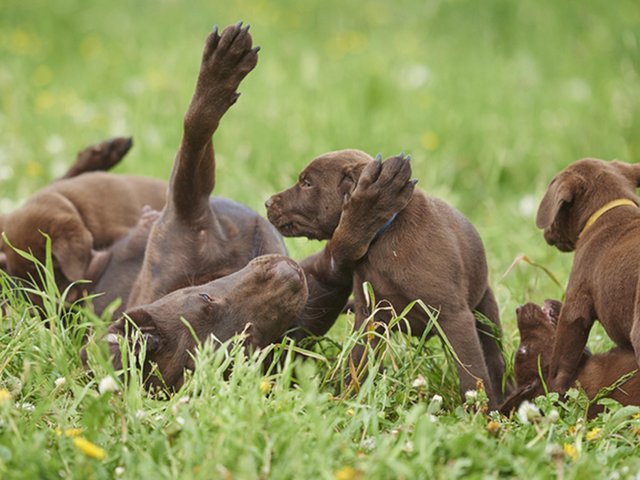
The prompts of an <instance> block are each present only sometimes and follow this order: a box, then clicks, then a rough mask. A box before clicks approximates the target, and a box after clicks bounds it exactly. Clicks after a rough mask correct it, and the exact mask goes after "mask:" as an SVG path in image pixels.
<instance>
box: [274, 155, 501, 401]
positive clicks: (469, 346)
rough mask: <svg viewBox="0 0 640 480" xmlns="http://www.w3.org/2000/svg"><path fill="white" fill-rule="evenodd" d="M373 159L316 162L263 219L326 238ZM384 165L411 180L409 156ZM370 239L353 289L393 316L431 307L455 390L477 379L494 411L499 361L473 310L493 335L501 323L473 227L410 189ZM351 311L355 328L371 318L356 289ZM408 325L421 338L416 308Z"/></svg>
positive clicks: (287, 230) (359, 234) (383, 316)
mask: <svg viewBox="0 0 640 480" xmlns="http://www.w3.org/2000/svg"><path fill="white" fill-rule="evenodd" d="M372 161H373V159H372V158H371V157H370V156H369V155H367V154H366V153H364V152H361V151H357V150H342V151H338V152H331V153H327V154H325V155H322V156H320V157H318V158H316V159H315V160H313V161H312V162H311V163H310V164H309V165H308V166H307V167H306V168H305V169H304V170H303V171H302V173H301V174H300V176H299V179H298V182H297V183H296V185H294V186H293V187H291V188H290V189H289V190H286V191H284V192H282V193H279V194H277V195H274V196H273V197H271V198H270V199H269V200H268V201H267V213H268V217H269V220H270V221H271V222H272V223H273V224H274V225H275V226H276V227H277V228H278V230H280V232H281V233H282V234H283V235H285V236H305V237H308V238H313V239H328V238H330V237H331V236H332V234H333V232H334V230H335V229H336V226H337V225H338V222H339V221H340V216H341V214H342V211H343V207H344V205H345V204H346V203H347V202H348V201H349V198H350V195H351V192H352V191H353V190H354V188H355V187H356V185H357V183H358V180H359V178H360V174H361V173H362V171H363V169H364V168H365V166H367V165H368V164H370V162H372ZM386 162H405V163H406V168H405V170H404V174H406V175H410V166H409V162H408V159H405V158H403V157H402V156H400V157H394V158H391V159H389V160H387V161H386ZM386 162H385V163H386ZM407 178H408V177H407ZM374 202H375V200H374ZM354 223H355V224H356V225H358V224H362V225H367V224H368V221H367V220H366V217H365V218H363V219H362V221H361V222H359V223H358V222H354ZM352 235H353V237H354V238H358V239H359V238H370V232H366V231H358V230H354V231H353V232H352ZM371 237H373V238H374V240H373V242H372V243H371V244H370V246H369V250H368V252H365V251H363V252H362V259H361V261H360V263H359V264H358V266H357V268H356V271H355V276H354V283H355V285H357V286H358V287H359V286H360V285H362V283H363V282H364V281H369V282H371V284H372V285H373V289H374V291H375V294H376V298H377V299H385V300H388V301H389V302H391V304H392V305H393V307H394V308H395V310H396V312H401V311H402V310H403V309H404V308H405V307H406V306H407V305H408V304H409V303H410V302H412V301H414V300H416V299H420V300H422V301H423V302H424V303H425V304H427V305H429V306H431V307H433V308H435V309H437V310H438V311H439V317H438V319H439V322H440V324H441V326H442V329H443V330H444V332H445V334H446V336H447V338H448V339H449V341H450V342H451V345H452V346H453V348H454V350H455V352H456V354H457V355H458V357H459V358H460V360H461V362H462V364H463V366H461V365H457V367H458V374H459V377H460V391H461V393H464V392H465V391H467V390H471V389H475V388H476V379H477V378H480V379H482V381H483V382H484V385H485V388H486V390H487V393H488V394H489V397H490V403H491V405H492V406H497V405H498V404H499V402H500V401H501V399H502V394H501V385H502V376H503V373H504V361H503V359H502V356H501V354H500V351H499V349H498V345H497V343H496V341H495V339H494V338H492V337H490V336H489V335H487V332H486V331H485V327H484V326H483V325H481V324H479V323H477V322H476V320H475V317H474V315H473V310H478V311H480V312H481V313H482V314H484V315H485V316H486V317H487V318H488V319H489V320H490V321H491V322H493V323H494V325H495V327H496V328H497V329H498V330H500V320H499V315H498V307H497V305H496V302H495V299H494V297H493V293H492V291H491V288H490V287H489V284H488V281H487V264H486V259H485V254H484V248H483V245H482V241H481V240H480V237H479V236H478V233H477V231H476V230H475V228H474V227H473V226H472V225H471V223H469V221H468V220H467V219H466V218H464V216H463V215H462V214H460V212H458V211H457V210H455V209H454V208H452V207H451V206H449V205H447V204H446V203H444V202H443V201H441V200H439V199H436V198H433V197H429V196H427V195H425V194H424V193H422V192H419V191H415V192H414V193H413V196H412V197H411V200H410V201H409V203H408V205H407V206H406V207H405V208H404V209H403V210H402V211H399V212H397V214H396V216H395V217H394V218H393V219H392V220H391V222H389V223H388V224H387V225H386V226H385V227H383V228H382V229H381V230H380V231H379V232H378V234H377V235H373V236H371ZM355 307H356V311H355V316H356V319H355V327H356V328H359V327H360V326H361V325H362V324H363V323H364V322H365V321H366V320H367V318H368V317H369V315H370V313H371V312H370V309H369V307H368V306H367V302H366V299H365V296H364V292H363V291H362V289H361V288H357V289H356V291H355ZM378 317H379V318H378ZM376 319H377V320H382V321H384V322H388V321H389V320H390V317H389V315H388V314H387V313H386V312H381V313H380V314H379V315H377V317H376ZM407 320H408V321H409V324H410V327H411V333H413V334H414V335H421V334H422V333H423V332H424V329H425V327H426V325H427V323H428V317H427V316H426V314H425V313H424V312H422V311H421V310H420V309H419V308H414V309H413V310H412V311H411V312H410V313H409V314H408V315H407ZM363 353H364V351H363V350H362V349H361V350H359V351H357V352H356V353H354V359H355V365H361V358H359V357H361V356H362V355H363Z"/></svg>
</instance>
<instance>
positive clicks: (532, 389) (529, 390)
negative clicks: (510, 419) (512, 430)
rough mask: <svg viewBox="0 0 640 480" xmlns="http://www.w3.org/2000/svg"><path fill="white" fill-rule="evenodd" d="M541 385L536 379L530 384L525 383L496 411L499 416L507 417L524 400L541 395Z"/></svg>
mask: <svg viewBox="0 0 640 480" xmlns="http://www.w3.org/2000/svg"><path fill="white" fill-rule="evenodd" d="M542 393H543V390H542V385H541V383H540V379H536V380H534V381H533V382H531V383H527V384H526V385H524V386H522V387H518V389H517V390H516V391H515V392H513V393H512V394H511V395H509V397H508V398H507V399H506V400H505V401H504V403H503V404H502V405H501V406H500V408H499V409H498V410H499V411H500V413H501V414H503V415H505V416H508V415H509V414H510V413H511V412H512V411H514V410H515V409H517V408H518V407H519V406H520V404H521V403H522V402H524V401H525V400H532V399H534V398H535V397H537V396H538V395H542Z"/></svg>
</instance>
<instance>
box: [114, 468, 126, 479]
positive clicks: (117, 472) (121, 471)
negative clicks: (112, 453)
mask: <svg viewBox="0 0 640 480" xmlns="http://www.w3.org/2000/svg"><path fill="white" fill-rule="evenodd" d="M113 473H115V475H116V477H121V476H122V475H124V467H116V469H115V470H114V471H113Z"/></svg>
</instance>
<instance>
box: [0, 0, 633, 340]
mask: <svg viewBox="0 0 640 480" xmlns="http://www.w3.org/2000/svg"><path fill="white" fill-rule="evenodd" d="M238 20H244V21H245V22H246V23H250V24H251V32H252V34H253V37H254V41H255V43H256V44H259V45H261V46H262V50H261V52H260V61H259V64H258V67H257V68H256V70H255V71H254V72H252V73H251V74H250V75H249V77H248V78H247V79H246V80H245V82H243V84H242V85H241V87H240V91H241V92H242V96H241V98H240V100H239V101H238V103H237V104H236V105H235V106H234V107H233V108H232V109H231V111H230V112H229V113H228V114H227V116H226V117H225V118H224V119H223V121H222V123H221V126H220V129H219V131H218V133H217V134H216V135H215V138H214V140H215V145H216V152H217V160H218V164H217V168H218V175H217V180H218V184H217V185H216V190H215V193H216V194H217V195H223V196H226V197H229V198H232V199H235V200H238V201H240V202H243V203H245V204H247V205H249V206H251V207H253V208H255V209H256V210H258V211H259V212H260V213H264V207H263V202H264V200H265V199H266V198H267V197H268V196H269V195H271V194H272V193H274V192H276V191H279V190H281V189H283V188H285V187H288V186H289V185H290V184H291V183H292V182H293V181H294V179H295V178H296V175H297V173H298V172H299V171H300V170H301V169H302V168H303V167H304V165H306V163H308V161H310V160H311V159H312V158H313V157H315V156H317V155H319V154H321V153H323V152H326V151H329V150H335V149H341V148H347V147H352V148H360V149H363V150H366V151H367V152H369V153H371V154H374V155H375V154H376V153H377V152H381V153H382V154H383V156H384V157H387V156H390V155H392V154H395V153H397V152H400V151H405V152H407V153H409V154H411V156H412V158H413V162H412V164H413V170H414V176H415V177H416V178H418V179H419V187H421V188H423V189H424V190H426V191H428V192H430V193H432V194H434V195H437V196H439V197H442V198H444V199H445V200H447V201H449V202H450V203H451V204H453V205H454V206H456V207H457V208H459V209H460V210H461V211H462V212H463V213H464V214H465V215H467V216H468V217H469V218H470V219H471V220H472V221H473V222H474V224H475V225H476V226H477V228H478V230H479V231H480V233H481V235H482V237H483V239H484V241H485V244H486V247H487V253H488V259H489V263H490V268H491V281H492V284H493V285H494V287H495V289H496V291H497V294H498V300H499V302H500V304H501V308H502V313H503V317H504V318H505V323H507V325H508V328H507V330H508V331H509V332H510V333H511V334H513V329H514V326H513V319H512V314H511V312H513V307H514V306H515V305H516V304H518V303H521V302H523V301H525V300H535V301H540V300H542V299H543V298H545V297H548V296H553V297H556V298H557V297H559V296H560V295H561V294H562V291H561V289H560V288H558V287H557V286H555V285H554V284H553V282H551V281H550V279H549V277H547V275H546V274H544V273H543V272H542V271H541V270H538V269H535V268H533V267H531V266H527V265H519V266H518V267H516V268H515V269H514V270H512V271H511V272H510V273H509V274H508V275H507V276H503V274H504V273H505V271H506V270H507V269H508V267H509V265H510V264H511V262H512V261H513V260H514V258H516V257H517V256H518V255H520V254H526V255H527V256H529V258H531V259H532V260H535V261H537V262H539V263H541V264H544V265H546V266H547V267H548V268H549V269H551V270H552V271H553V272H554V273H555V274H556V275H557V276H558V278H559V280H560V281H561V282H562V283H563V284H564V283H565V282H566V278H567V274H568V271H569V268H570V264H571V255H567V254H561V253H559V252H557V251H556V250H554V249H552V248H550V247H548V246H547V245H546V244H545V243H544V240H543V238H542V234H541V232H539V231H538V230H537V229H536V227H535V224H534V218H535V211H536V208H537V204H538V202H539V199H540V198H541V196H542V194H543V192H544V189H545V188H546V185H547V184H548V182H549V181H550V180H551V178H552V177H553V175H555V174H556V173H557V172H558V171H560V170H561V169H562V168H563V167H564V166H566V165H567V164H568V163H569V162H571V161H573V160H576V159H578V158H581V157H585V156H593V157H599V158H604V159H614V158H617V159H620V160H626V161H631V162H634V161H637V157H638V154H639V152H640V135H639V134H640V104H639V98H640V82H639V76H638V75H639V71H640V4H638V2H637V1H633V0H628V1H626V0H621V1H617V2H610V1H605V0H593V1H578V0H568V1H561V2H559V1H557V0H537V1H520V2H516V1H510V0H490V1H478V0H451V1H436V0H431V1H425V2H418V1H407V0H399V1H395V2H390V1H379V0H372V1H368V2H356V1H337V0H322V1H319V0H311V1H305V2H296V1H287V0H281V1H277V2H267V1H263V0H241V1H234V2H204V1H199V0H198V1H190V2H179V1H171V0H163V1H136V2H129V1H123V0H117V1H112V2H79V1H71V0H56V1H55V2H51V1H43V0H33V1H28V2H24V1H16V0H9V1H6V0H5V1H4V2H3V6H2V8H1V10H0V197H1V199H0V211H7V210H10V209H11V208H13V207H14V206H15V205H16V204H17V202H19V201H20V200H21V199H24V198H25V197H27V196H28V195H30V194H31V193H32V192H33V191H35V190H36V189H37V188H39V187H41V186H43V185H45V184H46V183H47V182H48V181H50V180H51V179H52V178H54V177H55V176H56V175H59V174H60V173H62V172H63V171H64V169H65V168H66V167H67V166H68V165H69V164H70V163H71V162H72V160H73V158H74V157H75V153H76V152H77V151H78V150H79V149H81V148H82V147H84V146H85V145H87V144H90V143H94V142H97V141H99V140H101V139H104V138H106V137H109V136H114V135H132V136H133V137H134V139H135V147H134V149H133V151H132V152H131V153H130V155H129V156H128V157H126V159H125V161H124V162H123V164H122V165H121V166H120V167H118V169H117V170H118V171H122V172H130V173H137V174H144V175H152V176H156V177H160V178H167V177H168V174H169V171H170V168H171V164H172V161H173V157H174V153H175V150H176V147H177V145H178V143H179V140H180V135H181V128H182V115H183V113H184V111H185V109H186V107H187V105H188V102H189V100H190V97H191V94H192V92H193V87H194V83H195V77H196V74H197V71H198V67H199V60H200V54H201V49H202V46H203V42H204V39H205V38H206V36H207V34H208V32H209V31H210V29H211V28H212V26H213V24H218V25H220V26H221V27H223V26H225V25H227V24H229V23H235V22H237V21H238ZM108 201H109V199H105V203H106V204H108ZM425 228H428V225H426V226H425ZM288 245H289V248H290V251H291V254H292V256H293V257H294V258H301V257H303V256H304V255H307V254H309V253H311V252H313V251H316V250H317V249H319V248H320V245H319V244H317V243H316V242H309V241H306V240H295V241H289V242H288ZM434 273H435V274H437V272H434Z"/></svg>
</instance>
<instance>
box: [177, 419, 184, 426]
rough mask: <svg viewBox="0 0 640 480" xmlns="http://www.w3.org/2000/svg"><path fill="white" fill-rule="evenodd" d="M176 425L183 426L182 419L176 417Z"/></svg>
mask: <svg viewBox="0 0 640 480" xmlns="http://www.w3.org/2000/svg"><path fill="white" fill-rule="evenodd" d="M176 423H177V424H178V425H180V426H182V425H184V418H182V417H176Z"/></svg>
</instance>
